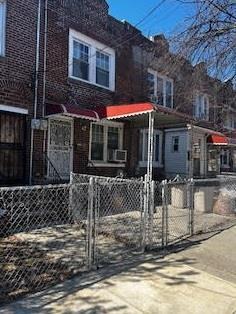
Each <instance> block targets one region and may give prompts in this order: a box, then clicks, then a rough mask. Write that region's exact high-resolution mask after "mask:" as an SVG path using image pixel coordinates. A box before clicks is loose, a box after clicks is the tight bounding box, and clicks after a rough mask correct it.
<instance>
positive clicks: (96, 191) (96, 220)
mask: <svg viewBox="0 0 236 314" xmlns="http://www.w3.org/2000/svg"><path fill="white" fill-rule="evenodd" d="M94 201H95V204H94V221H93V227H94V233H93V264H94V265H95V266H98V252H97V240H98V223H99V210H100V189H99V183H98V179H97V178H95V180H94Z"/></svg>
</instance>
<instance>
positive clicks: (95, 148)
mask: <svg viewBox="0 0 236 314" xmlns="http://www.w3.org/2000/svg"><path fill="white" fill-rule="evenodd" d="M91 159H92V160H99V161H103V160H104V127H103V126H102V125H97V124H93V125H92V147H91Z"/></svg>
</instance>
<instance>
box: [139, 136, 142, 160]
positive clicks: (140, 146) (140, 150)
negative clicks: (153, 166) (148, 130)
mask: <svg viewBox="0 0 236 314" xmlns="http://www.w3.org/2000/svg"><path fill="white" fill-rule="evenodd" d="M139 160H140V161H142V160H143V132H141V131H140V133H139Z"/></svg>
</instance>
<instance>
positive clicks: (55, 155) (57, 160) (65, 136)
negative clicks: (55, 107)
mask: <svg viewBox="0 0 236 314" xmlns="http://www.w3.org/2000/svg"><path fill="white" fill-rule="evenodd" d="M72 130H73V122H72V121H63V120H50V124H49V147H48V155H49V163H48V176H49V178H53V177H54V176H55V169H56V171H57V173H58V174H59V175H60V177H61V178H62V179H69V177H70V172H71V171H72V164H73V149H72V142H73V132H72ZM54 168H55V169H54Z"/></svg>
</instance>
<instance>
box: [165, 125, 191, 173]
mask: <svg viewBox="0 0 236 314" xmlns="http://www.w3.org/2000/svg"><path fill="white" fill-rule="evenodd" d="M177 138H178V151H176V150H174V143H175V144H176V143H177ZM187 143H188V132H187V130H181V131H168V130H167V131H166V132H165V171H166V174H167V176H168V177H174V176H176V175H177V174H179V175H184V176H185V175H186V174H187V162H188V151H187V150H188V145H187Z"/></svg>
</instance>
